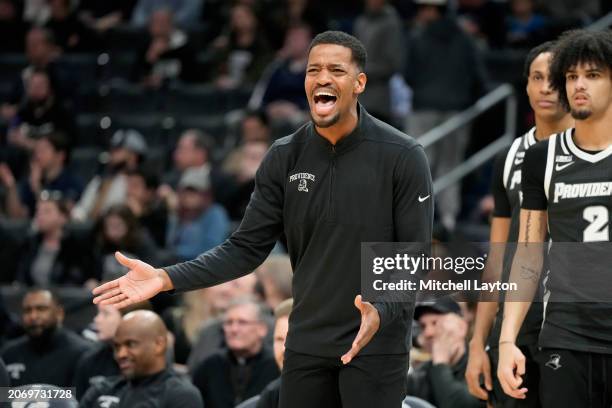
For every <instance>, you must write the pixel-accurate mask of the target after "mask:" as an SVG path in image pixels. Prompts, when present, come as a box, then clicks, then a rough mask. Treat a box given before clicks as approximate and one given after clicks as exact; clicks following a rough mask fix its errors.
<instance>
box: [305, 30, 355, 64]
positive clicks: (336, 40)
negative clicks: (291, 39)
mask: <svg viewBox="0 0 612 408" xmlns="http://www.w3.org/2000/svg"><path fill="white" fill-rule="evenodd" d="M321 44H334V45H341V46H342V47H346V48H348V49H350V50H351V55H352V61H353V62H354V63H355V64H356V65H357V67H358V68H359V70H360V71H362V72H363V71H364V70H365V66H366V61H367V53H366V49H365V47H364V46H363V44H362V43H361V41H359V40H358V39H357V38H355V37H353V36H352V35H350V34H347V33H345V32H342V31H325V32H323V33H321V34H318V35H317V36H316V37H315V38H314V39H313V40H312V42H311V43H310V47H308V54H310V51H311V50H312V49H313V48H314V47H315V46H317V45H321Z"/></svg>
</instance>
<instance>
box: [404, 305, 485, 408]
mask: <svg viewBox="0 0 612 408" xmlns="http://www.w3.org/2000/svg"><path fill="white" fill-rule="evenodd" d="M460 313H461V308H460V306H459V305H458V304H457V303H456V302H455V301H454V300H452V299H450V298H448V297H444V298H440V299H437V300H436V301H435V302H434V303H424V304H421V305H417V307H416V308H415V311H414V319H415V320H416V321H417V322H418V323H419V327H420V335H419V337H418V339H419V343H420V344H421V347H422V348H423V349H424V350H425V351H426V352H427V353H429V354H430V355H431V361H428V362H426V363H424V364H423V365H421V366H419V367H418V368H416V369H415V370H414V371H413V372H412V373H409V374H408V395H409V396H414V397H418V398H421V399H424V400H425V401H428V402H430V403H432V404H433V405H435V406H436V407H438V408H451V407H452V408H469V407H474V408H476V407H482V408H484V407H485V406H486V404H485V402H484V401H481V400H479V399H478V398H476V397H474V396H472V395H471V394H470V393H469V391H468V388H467V384H466V383H465V379H464V375H465V368H466V365H467V348H466V341H467V339H466V336H467V330H468V327H467V326H468V324H467V322H466V321H465V320H463V318H462V317H461V314H460Z"/></svg>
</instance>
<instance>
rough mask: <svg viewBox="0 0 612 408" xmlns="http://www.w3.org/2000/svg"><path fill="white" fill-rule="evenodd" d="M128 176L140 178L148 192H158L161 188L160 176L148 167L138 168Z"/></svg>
mask: <svg viewBox="0 0 612 408" xmlns="http://www.w3.org/2000/svg"><path fill="white" fill-rule="evenodd" d="M127 175H128V176H135V177H140V178H142V180H143V181H144V183H145V187H146V188H147V189H148V190H156V189H157V188H158V187H159V184H160V183H159V175H158V173H157V172H155V171H153V170H151V169H150V168H148V167H146V166H138V167H137V168H135V169H134V170H130V171H128V173H127Z"/></svg>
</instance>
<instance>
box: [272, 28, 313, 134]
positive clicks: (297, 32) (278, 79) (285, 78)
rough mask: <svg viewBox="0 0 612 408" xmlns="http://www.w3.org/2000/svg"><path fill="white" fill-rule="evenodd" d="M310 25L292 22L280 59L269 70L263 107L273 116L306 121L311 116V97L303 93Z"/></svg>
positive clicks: (287, 119) (276, 119) (279, 53)
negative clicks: (309, 99) (309, 102)
mask: <svg viewBox="0 0 612 408" xmlns="http://www.w3.org/2000/svg"><path fill="white" fill-rule="evenodd" d="M311 41H312V31H311V28H310V27H309V26H307V25H305V24H302V25H296V26H291V27H289V29H288V30H287V34H286V35H285V44H284V45H283V48H282V49H281V50H280V51H279V52H278V55H277V59H276V60H275V61H274V62H272V63H271V64H270V65H269V66H268V68H267V69H266V70H269V71H270V74H269V76H268V77H266V76H265V75H264V78H265V81H266V83H265V90H264V92H263V95H262V101H261V104H262V107H263V109H265V110H266V112H267V114H268V116H269V117H270V119H272V120H274V121H284V122H289V123H291V124H297V123H300V124H301V123H303V122H304V121H305V119H306V118H307V117H308V116H307V115H308V113H307V112H308V100H307V99H306V94H305V93H304V79H305V77H306V63H307V62H308V47H309V45H310V42H311Z"/></svg>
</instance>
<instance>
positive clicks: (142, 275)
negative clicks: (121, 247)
mask: <svg viewBox="0 0 612 408" xmlns="http://www.w3.org/2000/svg"><path fill="white" fill-rule="evenodd" d="M115 258H117V261H118V262H119V263H120V264H121V265H123V266H125V267H127V268H128V269H129V271H128V273H127V274H125V275H123V276H122V277H120V278H119V279H115V280H113V281H110V282H107V283H105V284H104V285H100V286H98V287H97V288H95V289H94V290H93V292H92V293H93V294H94V296H96V297H95V298H94V300H93V301H94V303H95V304H101V305H114V306H115V307H117V308H118V309H121V308H123V307H126V306H128V305H131V304H134V303H138V302H142V301H144V300H147V299H150V298H152V297H153V296H155V295H157V294H158V293H159V292H161V291H164V290H170V289H172V288H173V287H172V281H171V280H170V278H169V277H168V274H166V272H165V271H164V270H163V269H156V268H154V267H152V266H151V265H149V264H147V263H145V262H142V261H139V260H138V259H130V258H128V257H126V256H125V255H123V254H122V253H120V252H116V253H115Z"/></svg>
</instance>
